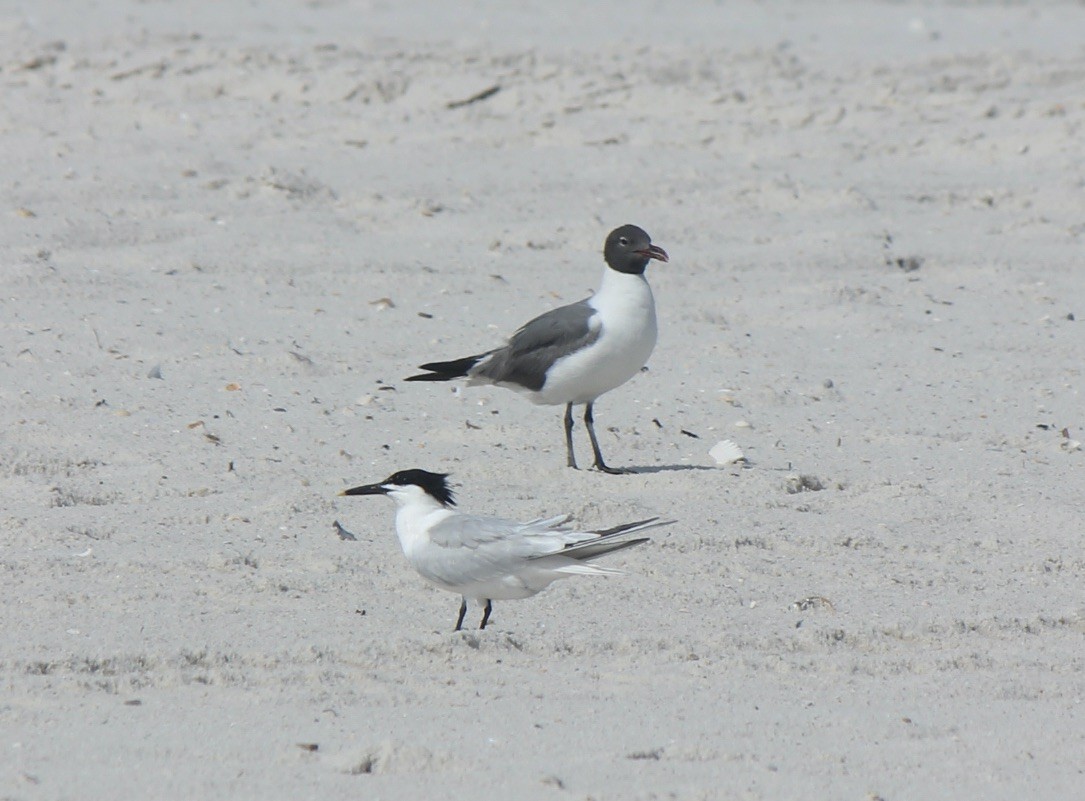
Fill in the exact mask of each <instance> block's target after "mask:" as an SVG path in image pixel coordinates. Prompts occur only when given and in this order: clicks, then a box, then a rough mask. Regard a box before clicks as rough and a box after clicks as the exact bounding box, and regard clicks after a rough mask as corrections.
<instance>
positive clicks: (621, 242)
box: [618, 236, 629, 245]
mask: <svg viewBox="0 0 1085 801" xmlns="http://www.w3.org/2000/svg"><path fill="white" fill-rule="evenodd" d="M618 244H619V245H628V244H629V240H628V239H626V238H625V237H624V236H622V237H618Z"/></svg>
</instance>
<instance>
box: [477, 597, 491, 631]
mask: <svg viewBox="0 0 1085 801" xmlns="http://www.w3.org/2000/svg"><path fill="white" fill-rule="evenodd" d="M493 608H494V602H493V601H491V600H490V599H489V598H487V599H486V606H484V607H483V611H482V622H481V623H479V624H478V630H479V631H482V630H483V629H484V628H486V624H487V623H489V622H490V611H491V610H492V609H493Z"/></svg>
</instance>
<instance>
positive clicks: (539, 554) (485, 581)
mask: <svg viewBox="0 0 1085 801" xmlns="http://www.w3.org/2000/svg"><path fill="white" fill-rule="evenodd" d="M447 478H448V474H447V473H430V472H429V471H428V470H417V469H416V470H401V471H399V472H398V473H393V474H392V475H390V476H389V477H388V478H386V479H384V481H380V482H377V483H376V484H366V485H365V486H362V487H354V488H353V489H348V490H344V491H343V492H341V493H339V494H340V495H388V496H390V497H391V498H392V500H394V501H395V502H396V505H397V506H398V507H399V508H398V510H397V511H396V535H397V536H398V537H399V544H400V547H401V548H402V549H403V555H404V556H406V557H407V561H408V562H410V563H411V566H412V567H414V569H415V570H417V571H418V573H419V574H420V575H421V576H422V578H424V579H425V580H426V581H428V582H430V583H431V584H434V585H436V586H437V587H440V588H441V589H442V590H448V591H449V592H456V593H459V594H460V596H461V598H462V600H461V602H460V613H459V616H458V617H457V618H456V628H455V631H459V630H460V629H461V628H462V627H463V617H464V615H465V614H467V599H468V598H471V599H473V600H475V601H476V602H478V603H482V604H483V612H482V623H481V624H480V625H479V628H480V629H484V628H486V624H487V623H488V622H489V620H490V611H491V610H492V609H493V602H494V601H508V600H512V599H514V598H530V597H531V596H532V595H535V594H536V593H537V592H540V591H541V590H543V589H545V588H546V587H548V586H549V585H550V584H551V583H553V582H555V581H557V580H558V579H560V578H566V577H568V576H600V575H614V574H621V573H622V571H621V570H615V569H613V568H609V567H600V566H598V565H596V564H594V563H592V562H589V561H588V560H589V559H592V558H593V557H596V556H602V555H603V554H608V553H614V552H615V551H620V550H622V549H624V548H632V547H633V546H634V545H641V544H643V543H645V542H648V538H647V537H637V538H636V539H622V538H621V537H623V536H625V537H627V536H628V535H630V534H633V533H636V532H640V531H644V530H645V529H648V528H655V527H656V526H666V525H670V524H671V523H673V522H674V521H673V520H669V521H664V522H657V521H658V520H659V518H658V517H653V518H650V519H648V520H638V521H636V522H635V523H623V524H622V525H619V526H614V527H613V528H608V529H604V530H602V531H577V530H575V529H572V528H569V527H567V526H565V525H563V524H564V523H566V522H568V520H569V515H558V516H557V517H549V518H545V519H544V518H541V517H540V518H536V519H535V520H531V521H528V522H527V523H518V522H516V521H515V520H505V519H502V518H500V517H484V516H482V515H469V514H464V513H463V512H457V511H456V510H455V509H453V508H452V507H453V506H455V505H456V502H455V500H453V498H452V490H450V489H449V487H448V481H447Z"/></svg>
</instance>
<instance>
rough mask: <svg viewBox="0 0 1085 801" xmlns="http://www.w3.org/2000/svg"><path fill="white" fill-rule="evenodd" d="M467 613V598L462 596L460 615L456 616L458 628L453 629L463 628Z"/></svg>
mask: <svg viewBox="0 0 1085 801" xmlns="http://www.w3.org/2000/svg"><path fill="white" fill-rule="evenodd" d="M466 614H467V599H466V598H462V597H461V598H460V616H459V617H458V618H456V628H454V629H452V630H453V631H459V630H460V629H462V628H463V616H464V615H466Z"/></svg>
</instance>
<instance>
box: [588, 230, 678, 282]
mask: <svg viewBox="0 0 1085 801" xmlns="http://www.w3.org/2000/svg"><path fill="white" fill-rule="evenodd" d="M603 258H604V259H606V260H607V264H609V265H610V268H611V269H612V270H617V271H618V272H620V273H631V274H633V275H641V274H642V273H643V272H644V271H645V269H646V268H647V267H648V262H649V261H650V260H652V259H658V260H659V261H669V259H668V258H667V252H666V251H665V250H663V248H658V247H656V246H655V245H653V244H652V238H651V237H650V236H648V233H647V232H646V231H645V230H644V229H643V228H638V227H637V226H635V225H623V226H622V227H621V228H615V229H614V230H613V231H611V232H610V235H609V236H608V237H607V243H606V244H605V245H603Z"/></svg>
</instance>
